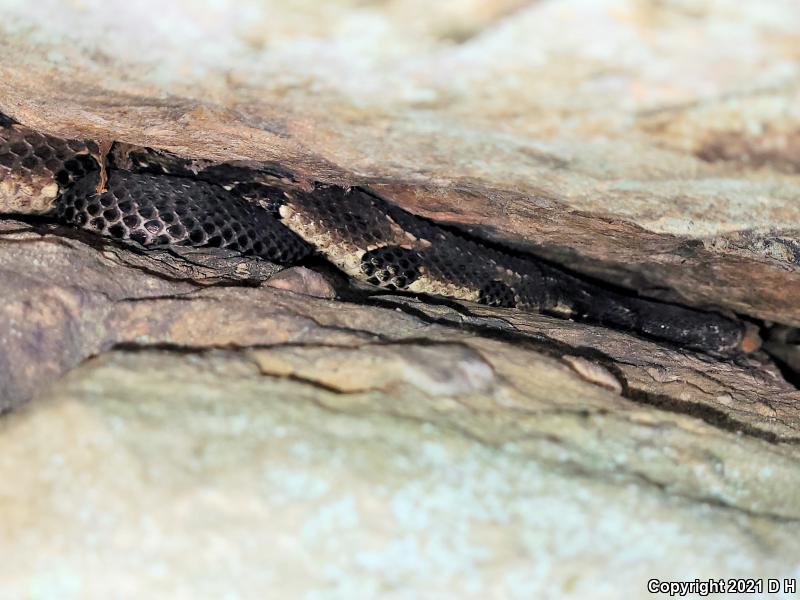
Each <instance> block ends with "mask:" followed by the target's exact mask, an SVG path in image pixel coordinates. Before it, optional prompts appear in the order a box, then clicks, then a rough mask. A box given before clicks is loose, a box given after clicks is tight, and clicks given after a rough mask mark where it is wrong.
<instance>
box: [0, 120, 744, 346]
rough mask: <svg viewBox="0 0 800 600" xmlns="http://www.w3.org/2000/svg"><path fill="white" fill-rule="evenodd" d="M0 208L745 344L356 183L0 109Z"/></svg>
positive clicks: (682, 311)
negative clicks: (147, 143) (300, 181)
mask: <svg viewBox="0 0 800 600" xmlns="http://www.w3.org/2000/svg"><path fill="white" fill-rule="evenodd" d="M0 212H7V213H9V212H10V213H26V214H52V215H55V216H56V217H57V218H58V219H59V220H60V221H62V222H64V223H67V224H71V225H74V226H77V227H81V228H83V229H88V230H91V231H94V232H97V233H99V234H102V235H106V236H111V237H113V238H117V239H123V240H133V241H134V242H137V243H139V244H141V245H143V246H147V247H152V246H170V245H184V246H186V245H188V246H211V247H220V248H228V249H231V250H235V251H238V252H241V253H243V254H249V255H255V256H258V257H261V258H264V259H266V260H269V261H272V262H276V263H280V264H295V263H297V262H299V261H302V260H303V259H304V258H306V257H308V256H310V255H311V254H313V253H319V254H321V255H323V256H324V257H325V258H326V259H327V260H328V261H330V262H331V263H333V264H334V265H335V266H336V267H338V268H339V269H341V270H342V271H344V273H346V274H347V275H349V276H351V277H353V278H356V279H358V280H361V281H363V282H366V283H369V284H371V285H374V286H378V287H381V288H386V289H392V290H406V291H409V292H415V293H424V294H431V295H438V296H446V297H450V298H456V299H460V300H467V301H474V302H479V303H481V304H486V305H489V306H500V307H508V308H518V309H522V310H536V311H542V312H546V313H550V314H554V315H558V316H562V317H569V318H575V319H582V320H586V321H589V322H593V323H598V324H603V325H609V326H611V327H615V328H621V329H625V330H630V331H634V332H637V333H639V334H643V335H645V336H648V337H652V338H657V339H660V340H664V341H667V342H671V343H674V344H678V345H681V346H685V347H688V348H692V349H697V350H701V351H704V352H710V353H715V354H721V355H732V354H736V353H739V352H750V351H753V350H755V349H756V348H757V347H758V336H757V335H756V334H755V333H754V330H753V328H752V327H750V326H748V325H747V324H745V323H743V322H741V321H739V320H737V319H735V318H729V317H726V316H723V315H721V314H717V313H714V312H704V311H700V310H695V309H691V308H687V307H683V306H678V305H674V304H667V303H663V302H657V301H652V300H646V299H643V298H639V297H637V296H635V295H628V294H624V293H620V292H617V291H614V290H611V289H608V288H606V287H603V286H600V285H597V284H594V283H591V282H589V281H586V280H584V279H582V278H579V277H576V276H574V275H572V274H569V273H567V272H565V271H563V270H561V269H559V268H557V267H555V266H552V265H550V264H549V263H545V262H543V261H540V260H537V259H536V258H533V257H520V256H517V255H514V254H513V253H511V252H505V251H503V250H499V249H496V248H493V247H489V246H488V245H485V244H482V243H480V242H477V241H474V240H473V239H470V238H469V237H467V236H465V235H461V234H460V233H458V232H454V231H453V230H451V229H450V228H445V227H442V226H439V225H437V224H435V223H433V222H430V221H428V220H425V219H422V218H420V217H417V216H415V215H412V214H410V213H408V212H406V211H404V210H402V209H400V208H399V207H397V206H395V205H393V204H391V203H390V202H387V201H386V200H384V199H382V198H380V197H379V196H377V195H376V194H374V193H372V192H370V191H369V190H367V189H363V188H358V187H356V188H343V187H338V186H330V185H322V184H317V185H315V186H314V189H313V190H310V191H309V190H299V189H293V188H291V187H289V188H288V189H286V188H285V187H281V186H277V185H272V184H266V183H263V178H258V177H255V176H253V175H252V174H250V173H248V171H247V169H242V168H238V169H237V168H233V167H232V168H230V169H224V168H220V167H219V165H212V164H211V163H208V164H204V163H202V161H199V162H197V161H195V162H189V161H186V160H183V159H180V158H178V157H174V156H171V155H169V154H167V153H164V152H160V151H157V150H151V149H147V148H141V147H134V146H129V145H126V144H121V143H114V144H107V145H103V146H102V147H101V145H100V144H98V143H96V142H93V141H87V140H65V139H61V138H58V137H54V136H51V135H47V134H44V133H39V132H37V131H34V130H32V129H30V128H27V127H25V126H23V125H21V124H19V123H16V122H14V121H13V120H12V119H10V118H8V117H5V116H3V115H0Z"/></svg>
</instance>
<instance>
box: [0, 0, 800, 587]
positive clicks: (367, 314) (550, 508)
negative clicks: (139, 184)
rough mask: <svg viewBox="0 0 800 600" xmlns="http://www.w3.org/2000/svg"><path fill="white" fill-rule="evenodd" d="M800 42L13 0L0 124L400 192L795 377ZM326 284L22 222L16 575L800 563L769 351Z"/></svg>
mask: <svg viewBox="0 0 800 600" xmlns="http://www.w3.org/2000/svg"><path fill="white" fill-rule="evenodd" d="M798 32H800V13H798V11H797V10H796V7H795V5H794V2H792V1H791V0H771V1H767V2H758V3H742V2H740V1H738V0H720V1H717V2H714V3H693V2H682V1H680V2H679V1H668V2H662V1H652V2H651V1H644V2H642V1H637V0H623V1H617V0H563V1H560V2H559V1H550V2H523V1H521V0H499V1H497V2H477V1H473V0H454V1H447V2H437V3H430V2H422V1H421V0H405V1H400V0H390V1H387V2H366V3H365V2H360V1H355V0H337V1H336V2H327V3H305V2H288V1H284V0H279V1H275V2H270V3H268V4H267V3H264V2H261V1H260V0H240V1H238V2H236V3H233V2H229V1H227V0H222V1H218V2H214V3H185V2H184V3H182V2H176V3H163V2H155V1H154V0H144V1H142V2H135V3H131V2H127V1H123V0H82V1H81V2H79V3H67V2H61V1H59V0H41V1H40V2H36V3H5V4H4V5H3V6H0V52H2V54H3V61H2V63H0V111H2V112H4V113H7V114H9V115H11V116H13V117H14V118H16V119H18V120H20V121H21V122H23V123H25V124H27V125H30V126H33V127H37V128H40V129H41V130H43V131H47V132H52V133H55V134H58V135H62V136H73V137H81V138H84V137H89V138H92V139H96V140H97V141H100V142H103V141H109V140H111V139H114V140H119V141H123V142H129V143H133V144H140V145H149V146H155V147H158V148H163V149H166V150H170V151H173V152H176V153H178V154H181V155H184V156H187V157H194V158H205V159H209V160H212V161H239V162H240V163H241V164H244V165H257V166H259V167H262V168H268V169H270V170H271V171H272V172H274V173H275V174H276V176H278V177H286V178H289V177H292V178H293V183H294V184H295V185H298V186H300V187H307V186H309V185H310V184H311V183H312V182H314V181H323V182H331V183H338V184H342V185H352V184H360V185H367V186H369V187H371V188H372V189H374V190H377V191H378V192H380V193H382V194H383V195H385V196H386V197H387V198H388V199H390V200H391V201H393V202H396V203H397V204H399V205H402V206H403V207H405V208H406V209H408V210H410V211H412V212H415V213H418V214H420V215H423V216H427V217H431V218H434V219H437V220H439V221H442V222H446V223H450V224H453V225H457V226H459V227H461V228H462V229H465V230H468V231H470V232H472V233H473V234H475V235H477V236H480V237H484V238H488V239H490V240H494V241H498V242H502V243H503V244H505V245H507V246H511V247H514V248H516V249H518V250H520V251H524V252H535V253H537V254H539V255H541V256H544V257H546V258H550V259H553V260H556V261H558V262H560V263H563V264H565V265H566V266H568V267H569V268H571V269H573V270H575V271H579V272H584V273H586V274H589V275H593V276H596V277H599V278H601V279H604V280H606V281H609V282H611V283H613V284H616V285H619V286H623V287H627V288H629V289H632V290H637V291H638V292H640V293H641V294H643V295H646V296H652V297H657V298H662V299H667V300H672V301H681V302H684V303H686V304H689V305H693V306H700V307H716V308H718V309H721V310H727V311H735V312H738V313H740V314H742V315H746V316H748V317H750V318H753V319H756V320H759V321H768V322H774V323H777V324H779V326H778V327H776V328H775V331H776V332H778V333H779V334H780V339H779V337H775V338H774V339H773V340H771V342H770V343H772V344H775V343H778V342H786V343H783V344H782V345H781V346H780V351H781V352H782V351H785V352H786V354H783V356H784V357H785V358H784V360H785V361H786V362H787V363H789V364H794V362H795V361H796V360H797V356H796V354H794V353H793V352H794V350H792V348H791V347H790V346H791V344H795V345H796V342H797V338H796V329H795V328H796V327H797V326H798V325H800V312H799V311H800V309H798V303H797V298H798V297H800V275H799V274H798V271H799V270H800V260H798V256H800V204H798V202H797V199H798V197H800V185H799V184H800V179H798V177H800V163H799V162H798V160H800V159H798V156H800V153H799V152H798V148H799V147H800V145H799V142H798V140H800V137H799V136H798V133H797V132H798V131H800V116H799V113H798V110H797V105H798V103H797V100H798V85H797V81H798V76H800V60H798V54H797V48H798V47H800V45H799V44H800V39H798V38H800V34H798ZM329 275H330V274H329V273H325V274H320V272H318V271H317V270H316V269H310V270H309V268H307V267H305V266H304V267H299V268H295V269H289V270H285V271H280V269H279V268H276V267H274V266H272V265H268V264H265V263H263V262H260V261H257V260H248V259H243V258H242V257H239V256H236V255H233V254H227V255H226V254H220V253H217V252H206V251H202V250H201V251H188V252H187V251H181V252H178V251H169V252H167V251H157V252H147V253H145V252H143V251H142V249H141V248H139V247H136V246H135V245H118V244H113V243H111V242H108V241H106V240H99V239H96V238H92V237H90V236H88V235H86V234H83V233H80V232H74V231H69V230H66V229H64V228H61V227H58V226H55V225H52V224H47V223H44V222H42V221H39V220H33V219H27V220H19V219H17V220H15V219H13V218H4V219H2V220H0V290H1V291H2V299H3V302H2V303H0V412H3V411H5V414H4V415H3V416H2V418H0V515H2V516H0V532H2V535H0V555H2V557H3V560H2V561H0V581H1V582H2V586H0V598H6V597H8V598H20V597H30V598H69V597H76V598H108V597H124V598H141V597H159V596H167V597H170V598H197V597H202V596H210V597H231V598H263V597H270V596H274V597H281V598H284V597H296V596H303V597H309V598H354V597H389V598H411V597H414V598H416V597H426V595H427V596H429V597H443V596H453V597H459V598H461V597H464V598H470V597H476V598H478V597H480V598H487V597H490V598H492V597H494V598H530V597H546V598H562V597H564V598H587V597H591V598H598V599H602V598H614V599H616V598H619V597H622V596H624V597H626V598H648V597H650V595H649V594H648V593H647V591H646V583H647V580H648V579H649V578H651V577H659V578H661V579H664V580H669V579H674V580H691V579H694V578H695V577H699V578H701V579H705V578H709V577H714V578H719V577H756V578H757V577H773V578H784V577H787V578H800V563H798V560H797V557H798V556H799V555H800V541H798V540H800V535H799V534H800V530H799V529H798V527H799V526H798V523H800V514H799V513H800V508H799V507H800V496H798V493H799V492H798V490H800V481H798V478H800V450H798V449H799V448H800V445H798V440H799V439H800V391H798V390H797V388H796V387H795V385H796V383H797V382H796V381H794V384H795V385H793V383H792V380H791V377H789V378H788V379H787V376H786V374H785V373H782V372H781V371H780V370H779V368H778V367H777V366H776V364H775V363H774V362H773V361H771V360H770V359H769V358H768V357H767V356H766V355H763V354H756V355H754V356H751V357H747V358H740V359H737V360H732V361H722V360H718V359H715V358H713V357H709V356H705V355H701V354H697V353H693V352H688V351H685V350H682V349H679V348H674V347H668V346H664V345H659V344H656V343H653V342H651V341H647V340H643V339H640V338H637V337H635V336H632V335H629V334H626V333H623V332H617V331H612V330H609V329H605V328H601V327H593V326H588V325H583V324H579V323H574V322H570V321H564V320H558V319H553V318H548V317H545V316H541V315H533V314H523V313H520V312H518V311H513V310H504V309H492V308H487V307H481V306H475V305H468V304H462V303H452V302H435V301H431V299H418V298H410V297H395V296H388V295H384V296H380V297H374V296H368V295H366V294H364V293H363V290H359V289H357V288H356V289H352V288H343V287H342V286H341V282H339V281H337V280H336V278H335V276H331V277H329ZM270 278H272V279H270ZM337 293H338V294H337ZM334 296H336V297H334ZM787 343H788V344H789V345H787ZM795 350H796V348H795ZM773 353H774V354H776V355H781V354H780V352H779V351H778V350H773Z"/></svg>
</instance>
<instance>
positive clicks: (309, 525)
mask: <svg viewBox="0 0 800 600" xmlns="http://www.w3.org/2000/svg"><path fill="white" fill-rule="evenodd" d="M497 350H498V348H496V347H493V346H492V345H489V344H485V345H483V347H481V349H480V350H478V349H476V348H475V347H470V346H465V345H463V344H442V345H440V346H438V347H436V348H435V353H436V355H437V356H438V359H437V362H440V363H441V364H448V363H449V364H452V365H454V366H456V369H454V370H453V371H451V373H450V374H446V375H441V374H440V375H438V376H433V377H428V378H426V377H425V376H424V374H425V369H424V366H423V367H422V368H421V365H426V364H429V363H430V360H431V353H432V351H433V349H432V348H431V347H430V346H429V345H420V344H419V343H417V342H410V343H402V344H381V345H379V346H377V347H376V346H374V345H360V346H354V347H352V348H349V349H348V350H347V351H346V352H345V355H346V357H347V358H348V359H351V360H352V361H353V362H352V363H351V364H359V365H361V366H362V367H367V366H369V367H372V368H369V369H366V370H367V372H368V374H367V376H366V377H364V376H355V375H354V373H353V372H351V373H349V374H347V376H346V377H344V379H343V380H342V382H343V384H342V382H340V381H338V377H337V375H336V374H335V373H331V371H330V370H329V368H328V365H327V364H326V362H327V361H335V360H336V358H335V357H336V356H337V355H339V354H340V353H341V352H342V351H341V350H340V349H335V348H331V347H328V346H326V347H323V346H316V345H310V346H303V347H294V348H291V349H277V350H275V351H273V350H272V349H260V350H256V351H251V350H242V351H228V352H218V351H217V352H211V353H205V352H199V353H190V354H188V355H182V356H181V355H175V354H173V353H166V352H158V351H145V352H137V353H135V354H129V353H119V352H114V353H110V354H106V355H104V356H103V357H101V358H99V359H95V360H92V361H89V362H87V363H86V364H85V365H83V366H82V367H81V368H79V369H77V370H75V371H74V372H72V373H71V374H70V375H69V376H67V378H65V379H64V380H63V381H62V383H61V384H60V385H59V387H58V389H57V390H56V391H54V394H52V395H51V397H50V398H49V399H48V398H43V399H42V401H41V402H40V403H39V405H38V408H37V410H35V411H31V412H27V411H23V412H17V413H14V414H12V415H11V416H10V417H8V418H6V419H5V420H4V422H3V423H2V424H0V498H2V504H3V515H4V519H5V525H4V528H3V530H4V534H5V535H7V536H8V537H7V539H8V540H13V543H8V542H7V543H6V546H5V547H4V550H5V549H7V548H13V552H7V551H4V560H3V561H2V563H0V576H2V580H3V582H4V586H3V587H4V592H5V593H8V592H14V593H12V594H11V595H9V596H7V597H20V596H26V595H27V596H28V597H64V595H63V590H68V592H69V594H71V596H72V597H76V598H86V597H93V598H104V597H109V596H117V597H120V596H125V597H131V598H136V597H142V596H150V595H152V594H153V591H154V590H156V591H157V593H158V594H159V595H166V596H169V597H171V598H190V597H197V595H196V594H198V593H199V594H200V595H201V596H202V597H220V596H228V597H242V598H261V597H264V596H265V595H267V596H270V595H274V596H275V597H287V596H289V597H298V596H307V597H323V598H353V597H360V598H363V597H379V596H380V597H385V596H389V597H409V598H410V597H419V595H422V596H424V597H442V596H443V595H444V596H447V597H460V598H462V597H466V598H486V597H493V598H530V597H574V598H586V597H591V598H618V597H619V595H620V591H621V590H625V591H626V592H627V593H626V596H630V597H646V593H645V592H644V586H645V582H646V581H647V579H649V578H650V577H654V576H658V577H660V578H663V579H686V578H689V579H691V578H694V577H707V576H708V574H709V573H713V574H714V576H716V577H723V576H730V577H735V576H741V575H742V574H743V573H747V575H748V576H751V577H797V576H798V575H800V573H798V572H797V562H796V557H797V539H798V535H800V525H798V523H799V522H800V512H798V507H799V506H800V498H798V496H797V494H798V490H800V480H799V479H800V469H799V468H798V466H799V465H798V456H797V453H796V448H797V446H792V447H790V448H787V447H781V446H775V445H771V444H768V443H766V442H764V441H762V440H757V439H752V438H748V437H746V436H745V437H742V436H736V435H733V434H730V433H725V432H721V431H719V430H718V429H716V428H715V427H712V426H709V425H705V424H703V423H701V422H699V421H697V420H696V419H694V418H689V417H686V416H681V415H671V414H667V413H659V412H657V411H653V410H651V409H649V408H647V407H644V408H643V407H641V406H638V405H637V404H635V403H632V402H629V401H626V400H624V399H622V398H620V397H619V396H616V395H614V394H612V393H610V392H607V391H605V390H603V389H600V388H597V387H595V386H592V385H590V384H588V383H584V382H582V381H581V380H578V379H576V378H575V377H574V376H572V375H571V374H570V372H569V371H568V370H566V369H560V368H558V367H556V366H554V365H553V364H552V361H550V360H548V359H545V358H542V357H537V356H536V355H535V354H534V353H527V354H526V358H527V359H528V360H527V362H526V363H525V364H518V365H506V366H504V367H503V368H500V369H498V368H497V367H498V364H497V363H498V354H497ZM288 365H291V367H289V366H288ZM314 365H318V366H320V367H321V368H320V369H319V370H316V369H313V368H312V367H313V366H314ZM385 365H391V369H390V370H389V371H388V372H387V373H386V374H385V376H384V377H380V375H381V374H382V373H381V369H384V368H386V367H385ZM290 369H292V370H293V371H294V373H295V376H294V377H293V378H291V379H286V378H284V377H276V376H274V375H272V374H271V373H280V374H284V373H286V372H287V371H288V370H290ZM420 371H421V372H422V376H420V375H419V373H420ZM465 374H466V375H468V376H467V377H463V375H465ZM340 375H343V374H340ZM515 376H517V377H521V378H526V377H528V378H530V379H534V380H536V381H537V382H538V385H536V386H531V385H530V384H528V385H527V386H526V387H525V388H524V390H520V389H518V386H519V384H520V383H521V382H523V381H524V379H522V380H520V379H517V380H515V379H514V377H515ZM553 389H558V390H559V396H558V398H555V397H554V396H553V394H552V391H553ZM343 391H344V392H345V393H342V392H343ZM521 391H524V394H523V393H520V392H521ZM53 396H57V399H56V398H55V397H53ZM20 464H24V465H26V468H25V470H24V472H20V470H19V466H20ZM101 571H102V573H103V574H104V576H103V577H98V576H97V573H98V572H101ZM265 590H266V592H265ZM270 590H272V591H273V594H271V593H270ZM278 590H280V591H279V592H278Z"/></svg>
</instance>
